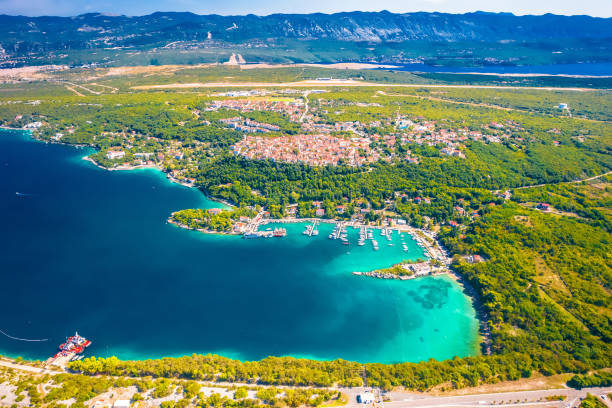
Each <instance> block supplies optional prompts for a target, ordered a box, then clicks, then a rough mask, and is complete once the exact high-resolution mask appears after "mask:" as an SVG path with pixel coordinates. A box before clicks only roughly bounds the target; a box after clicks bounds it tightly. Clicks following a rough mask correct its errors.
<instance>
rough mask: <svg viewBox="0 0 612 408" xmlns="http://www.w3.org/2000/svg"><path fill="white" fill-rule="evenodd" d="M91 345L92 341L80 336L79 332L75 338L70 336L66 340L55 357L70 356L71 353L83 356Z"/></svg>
mask: <svg viewBox="0 0 612 408" xmlns="http://www.w3.org/2000/svg"><path fill="white" fill-rule="evenodd" d="M90 345H91V341H90V340H87V339H86V338H85V337H82V336H79V333H78V332H75V334H74V336H70V337H68V338H67V339H66V342H65V343H62V344H60V346H59V349H60V352H59V353H57V354H56V355H55V356H54V357H56V358H57V357H60V356H68V354H69V353H72V354H75V355H76V354H81V353H82V352H83V351H84V350H85V348H87V347H89V346H90ZM75 357H76V356H75Z"/></svg>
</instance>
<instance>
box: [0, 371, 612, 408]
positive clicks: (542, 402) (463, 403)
mask: <svg viewBox="0 0 612 408" xmlns="http://www.w3.org/2000/svg"><path fill="white" fill-rule="evenodd" d="M0 366H2V367H6V368H12V369H15V370H21V371H26V372H31V373H36V374H50V375H57V374H61V373H63V371H57V370H51V369H47V368H40V367H32V366H28V365H25V364H19V363H16V362H14V361H12V360H6V359H0ZM202 384H203V385H206V383H204V382H202ZM216 385H217V386H219V387H222V386H224V385H227V386H231V385H242V384H230V383H222V384H216ZM244 385H252V384H244ZM280 388H283V387H282V386H281V387H280ZM339 390H340V391H342V392H343V393H345V394H346V395H347V396H348V400H349V402H348V404H347V405H345V406H346V407H362V408H366V407H368V408H404V407H407V408H409V407H427V408H489V407H506V408H513V407H516V408H527V407H541V408H576V407H578V406H579V405H580V402H581V399H582V398H585V397H586V395H587V393H589V394H593V395H595V396H598V397H600V398H601V396H602V395H605V396H607V395H608V394H610V393H612V387H605V388H585V389H582V390H575V389H572V388H559V389H552V390H534V391H515V392H499V393H487V394H472V395H457V396H435V395H429V394H425V393H412V392H388V393H386V394H385V397H386V398H389V399H390V401H385V402H384V403H381V402H377V403H375V404H370V405H366V404H360V403H358V402H357V395H358V394H360V393H362V392H363V391H364V388H340V389H339ZM376 395H378V391H376ZM553 396H564V397H565V399H564V400H552V401H549V400H547V397H553ZM601 400H602V402H604V403H605V404H606V405H607V406H608V407H609V408H612V403H611V402H610V399H609V398H607V397H606V399H605V400H604V399H602V398H601Z"/></svg>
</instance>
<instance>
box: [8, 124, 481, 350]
mask: <svg viewBox="0 0 612 408" xmlns="http://www.w3.org/2000/svg"><path fill="white" fill-rule="evenodd" d="M2 128H3V129H6V130H11V131H29V132H30V136H31V139H32V140H36V141H39V142H45V143H54V144H63V145H66V146H71V147H77V148H78V147H92V146H90V145H74V144H69V143H62V142H54V141H45V140H41V139H39V138H38V137H36V132H33V131H32V129H24V128H10V127H6V126H3V127H2ZM81 159H82V160H85V161H88V162H90V163H91V164H93V165H95V166H96V167H98V168H100V169H104V170H108V171H113V170H135V169H146V168H151V169H155V170H159V171H161V172H162V173H165V172H164V171H163V170H162V169H161V168H160V167H159V166H152V165H139V166H118V167H117V168H106V167H104V166H101V165H99V164H98V163H96V162H95V160H93V159H91V158H90V157H89V156H85V157H82V158H81ZM165 174H166V177H167V178H168V179H169V180H170V181H172V182H175V183H178V184H181V185H184V186H186V187H195V186H194V185H187V184H186V183H181V182H180V181H178V180H176V179H174V178H173V177H171V176H169V175H168V174H167V173H165ZM200 192H202V191H201V190H200ZM202 193H203V192H202ZM203 195H205V194H203ZM211 200H214V201H217V202H223V201H222V200H217V199H214V198H211ZM224 204H226V205H231V204H230V203H224ZM314 221H317V222H320V223H326V224H333V223H336V222H338V221H337V220H333V219H319V218H280V219H265V220H262V222H261V223H260V225H266V224H271V223H307V222H314ZM169 223H172V224H173V225H175V226H178V227H181V228H184V229H191V228H188V227H187V226H184V225H180V224H179V223H176V222H172V221H170V220H169ZM347 224H348V225H352V226H356V225H357V227H358V225H359V224H355V223H354V222H350V223H347ZM368 228H372V229H381V228H386V227H384V226H368ZM395 229H397V230H401V231H405V232H409V233H410V235H411V236H412V237H413V239H415V240H416V241H422V242H423V243H424V244H426V245H427V247H429V246H432V245H433V246H435V243H436V241H433V243H432V242H428V240H427V239H425V237H429V235H430V233H428V232H422V233H423V234H425V236H422V234H420V232H421V231H420V230H416V229H414V228H412V227H409V226H400V228H395ZM192 230H195V231H198V232H202V233H205V234H215V235H240V234H239V233H237V232H232V231H228V232H225V231H211V230H203V229H192ZM424 249H425V250H426V253H429V250H428V249H426V248H424ZM446 274H447V275H448V276H449V277H451V278H452V279H453V280H455V281H457V282H460V283H461V282H463V279H461V277H460V276H459V275H457V274H456V273H454V272H453V271H452V270H450V269H449V270H448V272H447V273H446ZM405 280H408V279H405ZM462 286H464V287H466V286H467V285H462ZM466 294H468V296H469V297H471V298H472V299H473V305H474V308H475V309H476V311H477V313H478V315H480V314H481V313H479V311H478V308H477V307H476V305H479V301H478V299H477V298H476V296H475V292H474V291H473V290H469V293H468V290H466ZM479 321H480V324H481V326H482V325H483V324H486V321H485V320H483V319H479ZM480 344H483V343H482V342H480Z"/></svg>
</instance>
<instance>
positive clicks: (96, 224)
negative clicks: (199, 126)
mask: <svg viewBox="0 0 612 408" xmlns="http://www.w3.org/2000/svg"><path fill="white" fill-rule="evenodd" d="M89 151H90V150H88V149H76V148H73V147H68V146H60V145H50V144H44V143H39V142H35V141H32V140H31V139H30V137H29V135H28V134H27V133H25V132H17V131H7V130H0V213H1V214H2V215H3V220H2V229H1V232H2V234H1V235H0V271H1V272H0V277H1V279H2V284H1V285H0V310H1V312H0V330H2V331H4V332H6V333H8V334H9V335H12V336H15V337H20V338H30V339H49V340H48V341H44V342H22V341H16V340H12V339H9V338H8V337H5V336H2V335H0V354H5V355H9V356H13V357H16V356H23V357H25V358H36V359H45V358H47V357H49V356H51V355H52V354H54V353H55V351H56V348H57V346H58V344H60V343H61V342H62V340H63V339H64V338H65V336H68V335H71V334H73V333H74V331H75V330H78V331H79V333H80V334H82V335H84V336H86V337H88V338H90V339H91V340H92V341H93V345H92V346H91V347H90V348H89V349H88V350H87V352H86V354H87V355H97V356H110V355H116V356H118V357H119V358H123V359H142V358H152V357H161V356H179V355H186V354H192V353H217V354H221V355H224V356H227V357H232V358H240V359H248V360H253V359H261V358H264V357H266V356H269V355H275V356H285V355H291V356H296V357H309V358H315V359H336V358H343V359H347V360H355V361H360V362H382V363H390V362H400V361H421V360H427V359H429V358H435V359H446V358H452V357H453V356H467V355H475V354H477V353H478V349H479V347H478V321H477V319H476V316H475V311H474V309H473V307H472V305H471V301H470V299H469V298H468V297H467V296H465V294H464V293H463V292H462V289H461V288H460V287H459V286H458V285H457V284H456V283H455V282H454V281H453V280H452V279H450V278H448V277H437V278H423V279H418V280H412V281H395V280H393V281H391V280H379V279H373V278H369V277H361V276H354V275H352V274H351V272H352V271H368V270H373V269H378V268H381V267H387V266H390V265H392V264H393V263H397V262H399V261H400V260H402V259H416V258H419V257H424V255H423V253H422V251H421V249H420V248H419V247H418V246H417V245H416V244H415V243H414V242H413V241H411V240H410V239H409V238H408V237H406V238H404V239H405V241H406V242H407V243H408V246H409V250H408V251H407V252H404V251H403V250H402V249H401V244H400V241H399V240H400V238H399V236H398V235H397V234H396V235H394V244H395V245H394V246H389V245H388V242H387V241H386V239H384V237H380V236H378V233H376V232H375V236H376V238H377V239H378V242H379V244H380V250H379V251H373V250H372V248H371V245H366V246H363V247H358V246H357V245H355V243H356V240H357V239H356V236H357V231H356V230H349V231H350V234H349V238H350V240H351V242H352V245H349V246H344V245H341V244H340V242H339V241H332V240H329V239H328V238H327V235H328V234H329V232H330V231H331V229H332V225H330V224H322V225H320V227H319V229H320V231H321V233H320V235H319V236H318V237H307V236H304V235H302V231H303V229H304V225H305V224H287V225H285V226H286V228H287V229H288V236H287V237H285V238H270V239H252V240H246V239H241V238H240V237H236V236H218V235H209V234H202V233H198V232H194V231H187V230H183V229H180V228H177V227H175V226H173V225H171V224H167V223H166V219H167V217H168V216H169V214H170V213H171V212H172V211H175V210H178V209H182V208H191V207H197V206H200V207H208V208H210V207H215V206H219V204H218V203H215V202H213V201H210V200H208V199H206V198H205V197H204V196H203V195H202V194H201V193H200V192H199V191H197V190H195V189H189V188H186V187H183V186H180V185H177V184H173V183H170V182H169V181H168V180H167V179H166V178H165V176H164V175H163V174H162V173H160V172H158V171H156V170H136V171H112V172H110V171H105V170H102V169H99V168H97V167H95V166H93V165H92V164H90V163H89V162H86V161H84V160H82V159H81V158H82V157H83V156H85V155H86V154H87V153H88V152H89ZM16 193H19V194H16ZM270 226H273V225H270Z"/></svg>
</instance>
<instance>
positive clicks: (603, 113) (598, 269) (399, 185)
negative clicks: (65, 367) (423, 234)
mask: <svg viewBox="0 0 612 408" xmlns="http://www.w3.org/2000/svg"><path fill="white" fill-rule="evenodd" d="M185 71H188V72H179V73H178V74H176V76H170V77H165V79H163V81H164V82H165V83H174V82H184V83H193V82H205V81H213V80H221V79H224V77H222V76H220V74H225V73H227V72H229V71H230V70H229V69H226V68H215V69H212V70H210V71H207V70H206V69H197V70H185ZM231 72H235V73H237V75H238V76H239V77H240V78H238V79H236V80H240V81H246V80H255V79H258V78H261V77H263V76H265V75H266V74H268V75H270V76H269V77H267V78H270V80H275V81H277V80H289V79H288V78H289V77H292V76H294V75H296V74H298V72H297V71H296V68H290V69H287V70H282V69H275V70H269V71H265V73H264V72H263V71H261V72H260V71H257V72H256V71H253V72H247V73H243V72H242V71H239V70H238V71H236V70H233V71H231ZM300 72H301V71H300ZM306 72H309V71H306ZM312 72H315V71H312ZM316 72H318V71H316ZM353 74H355V75H356V73H351V72H350V71H347V72H346V73H343V74H342V75H345V76H348V75H353ZM299 75H302V74H299ZM370 75H374V76H378V75H388V76H390V77H393V75H395V74H392V73H384V74H381V73H376V74H374V73H371V74H370ZM398 75H399V76H398V77H394V78H399V79H397V80H398V81H399V80H400V79H401V78H403V76H402V75H404V74H398ZM413 79H415V78H411V80H413ZM291 80H293V79H291ZM95 81H97V82H98V83H103V84H105V85H108V86H112V87H115V88H117V89H119V91H118V92H117V93H110V92H109V93H104V94H102V95H93V94H91V93H90V94H87V96H77V95H74V94H72V95H68V94H67V93H66V92H65V91H66V89H65V88H63V87H61V88H57V87H56V84H51V85H49V86H48V87H45V86H43V87H41V90H40V93H39V94H36V91H35V90H33V89H32V88H31V86H30V85H27V84H19V86H20V87H23V88H27V89H26V92H25V93H24V94H23V95H24V96H21V97H18V96H16V94H15V93H11V92H10V91H8V92H6V94H3V96H2V98H1V99H0V123H1V124H3V125H6V126H11V127H21V126H24V125H26V124H29V123H32V122H40V128H39V130H37V131H36V132H35V134H36V137H38V138H40V139H42V140H44V141H55V142H61V143H68V144H85V145H90V146H93V147H95V148H96V149H98V150H99V152H98V153H96V154H94V155H93V156H92V158H94V160H96V161H97V162H98V163H99V164H101V165H103V166H106V167H113V166H117V165H120V164H124V163H125V162H126V161H127V162H129V163H130V164H134V163H136V161H137V160H138V161H139V163H145V162H146V163H148V162H150V164H151V165H156V166H158V167H159V168H161V169H163V170H164V171H166V172H168V173H169V174H170V175H171V176H173V177H175V178H176V179H178V180H181V181H185V180H187V181H189V182H190V183H193V184H194V185H195V186H197V187H198V188H199V189H201V190H202V191H203V192H204V193H206V194H207V195H208V196H210V197H212V198H217V199H222V200H226V201H229V202H231V203H233V204H235V205H236V209H235V210H231V211H223V212H221V213H219V214H211V212H210V211H206V210H202V209H191V210H190V209H188V210H179V211H178V212H176V213H175V214H174V216H173V217H174V219H175V220H176V221H177V222H179V223H181V224H183V225H186V226H188V227H189V228H202V229H209V230H216V231H228V230H229V229H230V228H231V223H232V222H233V221H235V220H236V218H238V219H239V217H240V216H247V217H248V216H252V215H253V210H254V209H257V208H265V209H266V210H267V211H269V213H270V216H271V217H273V218H281V217H284V216H286V215H287V210H288V208H289V207H290V206H295V207H297V209H296V215H297V216H298V217H313V216H314V215H315V213H316V210H317V209H319V208H320V209H323V210H325V211H324V215H323V216H324V217H327V218H339V219H349V218H351V217H354V216H362V217H363V220H365V221H369V222H372V223H381V222H382V221H384V220H385V219H387V218H388V217H392V218H401V219H404V220H406V222H407V223H409V224H410V225H412V226H414V227H418V228H427V227H429V228H434V229H436V230H437V231H438V239H439V240H440V241H441V242H442V243H443V244H444V246H445V247H446V248H447V249H448V250H449V252H450V254H451V256H453V257H454V263H453V266H452V268H453V269H454V270H455V271H456V272H457V273H459V274H460V275H461V276H462V277H463V278H464V279H465V280H466V281H467V282H468V283H469V284H470V286H471V287H472V288H473V289H474V290H475V293H476V295H477V296H476V305H477V307H478V308H479V309H480V311H481V312H482V313H481V314H482V316H483V318H484V319H486V323H487V324H486V325H483V326H485V327H487V330H488V332H487V333H483V334H484V335H485V336H486V337H487V338H490V349H489V348H487V347H485V346H484V345H483V353H482V355H478V356H473V357H466V358H454V359H451V360H447V361H434V360H429V361H424V362H419V363H399V364H388V365H385V364H365V365H362V364H359V363H354V362H347V361H342V360H335V361H326V362H321V361H313V360H306V359H295V358H289V357H283V358H280V357H269V358H267V359H264V360H261V361H254V362H241V361H237V360H231V359H227V358H224V357H220V356H212V355H207V356H202V355H194V356H187V357H181V358H164V359H160V360H145V361H120V360H117V359H115V358H107V359H104V358H95V357H91V358H86V359H83V360H81V361H77V362H73V363H71V364H70V369H71V370H73V371H74V372H80V373H83V374H88V375H119V376H136V377H148V376H150V377H153V378H159V379H162V378H166V379H172V380H169V381H175V380H177V379H181V380H204V381H211V382H220V381H229V382H241V383H248V384H253V385H255V384H266V385H274V386H277V385H299V386H315V387H331V386H333V385H344V386H359V385H362V383H363V378H364V377H365V378H366V380H367V383H368V385H372V386H379V387H381V388H384V389H391V388H393V387H405V388H408V389H414V390H421V391H424V390H428V389H432V388H433V387H438V388H444V389H452V388H461V387H467V386H477V385H479V384H486V383H497V382H502V381H506V380H517V379H520V378H528V377H531V376H532V375H534V374H543V375H547V376H548V375H553V374H559V373H568V372H570V373H576V374H581V375H582V374H586V373H588V372H590V371H592V370H598V369H603V368H609V367H611V365H612V361H611V360H612V346H611V340H612V331H611V329H610V327H612V312H611V310H612V304H611V299H612V298H611V296H610V294H611V293H612V257H611V256H612V255H611V254H610V251H609V248H610V246H611V245H612V231H611V229H610V225H611V224H612V213H611V212H610V207H611V204H612V203H611V196H610V189H611V187H610V183H611V179H610V177H609V176H608V177H605V176H604V177H599V178H594V179H591V178H593V177H598V176H600V175H603V174H606V173H608V172H610V170H612V138H611V137H610V135H611V134H612V123H611V122H610V121H609V120H610V116H609V109H606V106H609V103H610V95H611V94H610V92H609V91H592V92H590V91H589V92H580V93H576V92H574V93H571V92H568V91H550V90H518V89H513V90H495V89H493V90H492V89H487V90H484V89H480V90H476V91H474V92H471V91H470V92H468V91H466V90H463V89H460V90H457V89H452V88H448V89H447V88H436V89H435V91H434V90H432V89H429V90H426V89H418V88H415V89H406V88H400V87H393V86H386V85H385V86H382V85H381V86H380V87H379V88H368V89H365V88H353V89H352V88H350V87H348V86H347V87H339V88H337V89H330V90H328V91H327V92H322V93H319V94H315V95H313V94H310V95H309V99H310V111H309V113H310V114H312V115H313V117H314V119H313V120H312V123H310V124H315V125H320V127H321V128H322V127H324V126H326V125H327V126H332V124H335V123H340V122H343V123H350V124H351V126H352V127H351V129H353V130H351V131H350V132H354V133H350V132H349V131H347V130H340V131H339V133H334V134H335V135H337V136H338V137H349V138H350V137H355V135H359V137H371V138H372V143H371V144H370V146H369V148H370V149H371V152H375V153H376V154H379V155H380V160H378V161H376V162H374V163H368V164H367V165H363V166H349V165H345V164H343V163H340V164H339V165H337V166H332V165H327V166H312V165H308V164H305V163H297V162H293V163H287V162H283V161H280V160H274V159H270V158H257V159H254V160H251V159H247V158H245V157H242V156H240V155H238V154H236V153H235V152H232V150H231V147H232V146H233V145H235V143H236V142H237V141H238V140H241V139H242V138H243V133H242V132H238V131H237V130H235V129H230V128H228V127H227V126H226V125H225V122H223V121H222V120H223V119H227V118H231V117H234V116H240V117H241V118H242V119H244V120H246V119H251V120H257V121H261V122H266V123H269V124H273V125H276V126H279V127H280V128H281V130H280V131H279V133H281V134H284V135H291V134H292V132H297V131H298V129H302V128H301V127H300V126H302V127H303V126H304V125H303V124H302V125H300V124H298V123H297V121H295V120H293V121H292V120H290V119H289V118H290V116H289V115H287V114H284V113H283V112H280V113H279V112H275V113H274V114H272V113H254V112H247V111H240V110H231V109H218V110H216V111H213V110H211V109H210V104H211V102H212V101H214V100H219V99H232V100H234V99H239V98H243V99H245V98H248V97H242V96H241V97H237V96H228V95H227V92H230V91H231V90H229V89H223V88H218V89H214V90H211V89H201V88H197V89H195V88H194V89H181V90H180V91H173V90H165V91H160V90H152V91H144V90H142V91H136V90H134V89H132V86H134V85H145V84H155V83H159V81H162V79H161V76H150V77H145V76H141V77H133V78H132V77H128V79H118V78H117V77H108V78H97V79H95ZM547 81H552V79H550V78H549V79H547ZM86 85H87V84H86ZM56 90H57V92H55V91H56ZM300 90H301V89H297V90H296V93H295V94H294V95H293V96H292V97H293V98H296V99H299V98H301V94H300ZM127 91H129V92H127ZM233 91H235V90H233ZM233 91H232V92H233ZM281 91H285V90H280V89H277V90H276V91H275V92H276V93H275V96H279V95H284V96H286V94H283V93H281ZM79 92H80V91H79ZM84 92H86V91H84ZM220 94H223V95H222V96H220ZM562 102H563V103H568V104H569V106H570V108H571V109H573V115H572V117H570V116H569V114H568V112H567V111H565V110H560V109H558V107H557V108H555V106H557V105H558V104H559V103H562ZM475 105H476V106H475ZM502 108H503V109H502ZM408 121H410V122H411V123H412V125H410V126H411V129H415V128H417V127H419V126H420V127H424V128H425V127H426V128H427V130H426V131H423V132H422V133H418V134H416V133H415V135H416V136H415V135H408V136H410V137H412V136H415V137H414V138H412V139H410V137H408V136H406V134H404V135H402V134H401V133H402V132H400V131H399V130H397V129H398V128H399V125H400V124H401V123H403V122H408ZM343 132H344V133H343ZM415 132H416V131H415ZM450 132H455V133H456V134H455V136H456V137H455V136H453V137H454V138H453V139H452V140H450V141H445V142H444V143H443V142H439V143H438V142H432V143H420V142H417V140H421V139H419V138H421V137H422V138H424V139H426V140H431V138H432V137H434V136H436V135H447V134H449V133H450ZM462 132H463V133H462ZM307 133H308V132H307ZM345 133H346V134H345ZM308 134H314V131H313V132H310V133H308ZM474 134H478V135H481V136H482V135H485V136H486V137H484V136H482V137H481V138H477V139H474V138H470V137H468V136H466V137H465V138H463V137H461V135H474ZM59 135H61V136H59ZM364 135H365V136H364ZM375 135H377V136H379V137H377V138H375V137H374V136H375ZM386 136H389V137H390V136H393V137H394V139H392V140H393V142H391V138H387V139H385V137H386ZM417 136H418V137H417ZM268 137H278V133H276V132H271V133H270V134H267V133H266V134H263V136H262V143H263V142H265V138H268ZM436 137H437V136H436ZM406 138H408V139H409V140H406ZM428 138H429V139H428ZM449 144H452V147H453V149H455V150H456V151H454V152H453V153H452V154H447V153H445V151H446V152H448V146H449ZM116 150H120V151H123V152H125V156H123V157H121V158H118V159H116V158H113V159H111V158H109V154H108V153H109V152H111V151H116ZM409 158H410V159H414V160H412V161H410V160H408V159H409ZM585 179H591V180H588V181H585V182H580V180H585ZM522 187H529V188H522ZM315 203H316V204H315ZM541 203H545V204H548V205H550V206H551V207H552V209H550V210H548V211H546V210H542V208H543V207H542V208H538V205H539V204H541ZM546 208H547V207H546ZM468 255H479V256H480V259H482V262H474V263H470V262H467V260H466V256H468ZM85 378H87V377H85ZM83 381H85V380H83ZM572 381H573V379H572ZM581 381H583V382H584V383H585V384H588V382H589V381H590V380H588V379H586V378H583V377H577V379H576V380H575V383H576V384H580V382H581ZM85 388H86V387H85ZM58 392H59V391H58Z"/></svg>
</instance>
